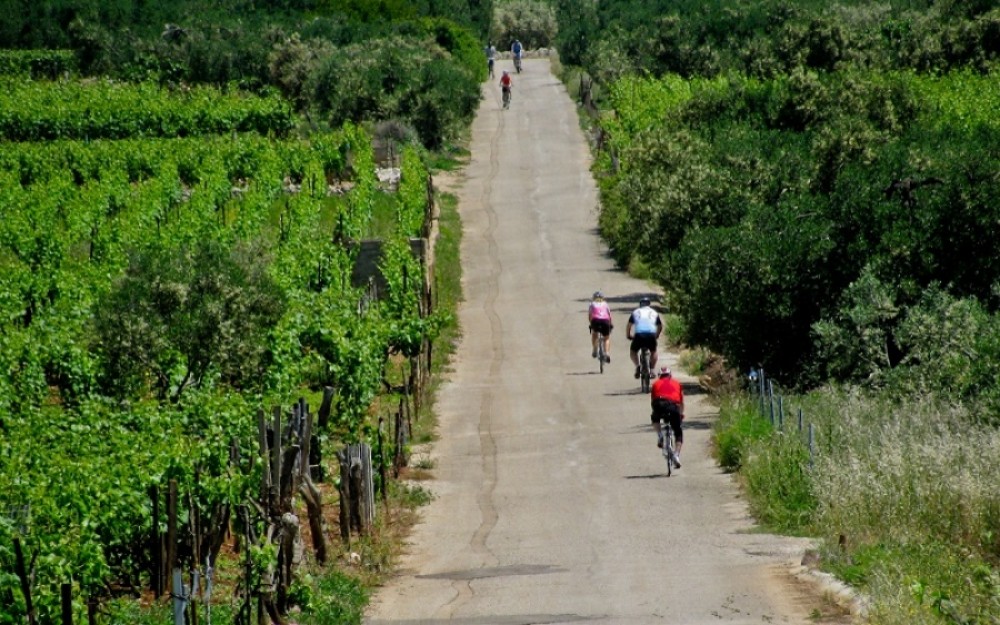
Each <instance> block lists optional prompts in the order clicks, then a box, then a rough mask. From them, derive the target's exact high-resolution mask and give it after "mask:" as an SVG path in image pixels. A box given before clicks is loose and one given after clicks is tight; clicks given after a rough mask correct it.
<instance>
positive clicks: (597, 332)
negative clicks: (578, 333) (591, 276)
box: [587, 291, 615, 362]
mask: <svg viewBox="0 0 1000 625" xmlns="http://www.w3.org/2000/svg"><path fill="white" fill-rule="evenodd" d="M587 321H588V322H589V323H590V344H591V348H592V351H591V353H590V357H591V358H597V341H598V340H601V341H604V362H611V330H613V329H614V327H615V326H614V324H612V323H611V307H610V306H608V303H607V302H606V301H604V294H603V293H601V292H600V291H595V292H594V298H593V300H592V301H591V302H590V306H588V307H587Z"/></svg>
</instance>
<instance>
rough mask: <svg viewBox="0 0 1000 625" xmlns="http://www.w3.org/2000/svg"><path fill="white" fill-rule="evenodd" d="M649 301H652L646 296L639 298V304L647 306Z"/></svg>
mask: <svg viewBox="0 0 1000 625" xmlns="http://www.w3.org/2000/svg"><path fill="white" fill-rule="evenodd" d="M651 303H652V302H650V301H649V298H648V297H643V298H642V299H640V300H639V305H640V306H649V305H650V304H651Z"/></svg>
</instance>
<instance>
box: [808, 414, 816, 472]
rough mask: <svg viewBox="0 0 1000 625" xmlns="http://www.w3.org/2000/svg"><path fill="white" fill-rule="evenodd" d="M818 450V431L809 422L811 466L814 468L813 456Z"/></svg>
mask: <svg viewBox="0 0 1000 625" xmlns="http://www.w3.org/2000/svg"><path fill="white" fill-rule="evenodd" d="M815 450H816V431H815V428H813V424H812V423H810V424H809V468H810V469H811V468H813V456H814V453H815Z"/></svg>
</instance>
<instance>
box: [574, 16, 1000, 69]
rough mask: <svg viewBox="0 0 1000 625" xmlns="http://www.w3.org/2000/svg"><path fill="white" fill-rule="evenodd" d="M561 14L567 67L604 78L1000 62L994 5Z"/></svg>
mask: <svg viewBox="0 0 1000 625" xmlns="http://www.w3.org/2000/svg"><path fill="white" fill-rule="evenodd" d="M556 7H557V15H558V18H559V23H560V27H561V28H560V31H559V33H558V35H557V37H556V47H557V48H558V49H559V50H560V54H561V56H562V59H563V61H564V62H566V63H567V64H570V65H579V66H583V67H584V68H585V69H586V70H587V71H588V72H589V73H590V74H591V75H593V76H601V77H603V76H604V74H603V73H602V70H603V69H608V68H614V67H624V68H628V69H629V70H631V71H635V72H639V73H645V72H648V73H650V74H652V75H654V76H661V75H664V74H668V73H675V74H680V75H683V76H685V77H694V76H704V77H710V76H716V75H718V74H725V73H738V74H745V75H751V76H756V77H760V78H773V77H777V76H781V75H787V74H791V73H793V72H794V71H795V70H796V69H800V70H813V71H820V72H829V71H840V70H843V69H846V68H849V67H861V68H865V69H876V70H896V69H908V68H913V69H917V70H920V71H929V70H930V71H947V70H950V69H955V68H959V67H971V68H973V69H975V70H976V71H987V70H988V69H989V68H990V67H992V66H994V65H995V64H996V63H997V61H998V59H1000V47H998V46H997V44H996V32H997V20H998V16H997V15H998V9H997V8H996V6H995V4H994V3H990V2H972V3H968V4H967V5H966V4H965V3H963V6H961V7H959V6H957V5H956V3H954V2H952V0H927V1H917V2H893V3H870V2H859V1H854V0H851V1H847V2H840V3H836V4H830V3H826V2H815V1H812V0H798V1H796V2H792V3H788V2H781V1H780V0H765V1H762V2H753V3H747V2H740V1H738V0H722V1H719V2H712V3H704V2H696V1H693V0H684V1H680V2H678V1H675V0H674V1H671V0H656V1H649V0H611V1H607V2H600V3H584V4H583V6H581V3H580V2H575V1H573V0H560V1H559V2H556ZM611 59H613V60H611Z"/></svg>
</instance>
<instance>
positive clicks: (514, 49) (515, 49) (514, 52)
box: [510, 39, 524, 73]
mask: <svg viewBox="0 0 1000 625" xmlns="http://www.w3.org/2000/svg"><path fill="white" fill-rule="evenodd" d="M523 53H524V46H522V45H521V42H520V41H519V40H517V39H515V40H514V43H512V44H510V55H511V57H513V58H514V68H515V69H517V72H518V73H521V55H522V54H523Z"/></svg>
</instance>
